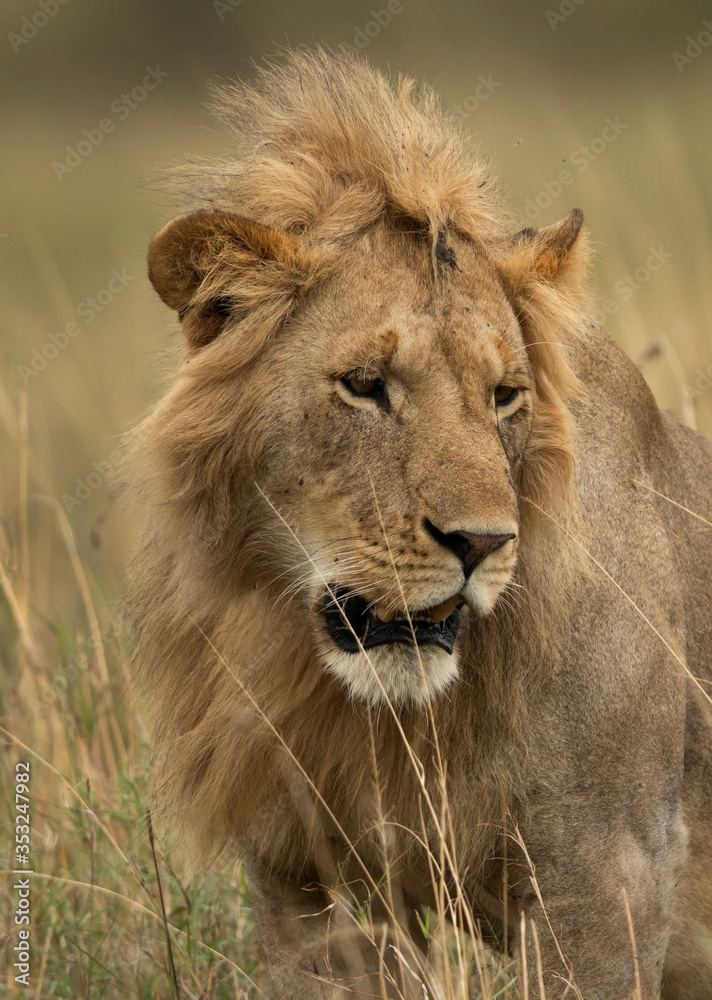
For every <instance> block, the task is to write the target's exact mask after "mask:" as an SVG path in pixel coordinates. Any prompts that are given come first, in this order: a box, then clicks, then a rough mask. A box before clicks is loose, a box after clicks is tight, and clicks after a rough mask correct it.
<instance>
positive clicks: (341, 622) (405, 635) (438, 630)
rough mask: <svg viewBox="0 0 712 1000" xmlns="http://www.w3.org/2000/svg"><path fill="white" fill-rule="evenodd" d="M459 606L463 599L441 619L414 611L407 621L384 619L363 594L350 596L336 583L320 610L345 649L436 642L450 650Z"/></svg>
mask: <svg viewBox="0 0 712 1000" xmlns="http://www.w3.org/2000/svg"><path fill="white" fill-rule="evenodd" d="M461 608H462V603H460V605H459V606H458V607H456V608H455V609H454V611H452V612H450V614H449V615H448V616H447V618H444V619H443V620H442V621H441V622H433V621H427V620H424V619H419V618H418V617H417V612H413V615H412V616H411V620H410V621H408V620H407V619H403V618H401V619H394V620H393V621H390V622H383V621H381V620H380V618H379V617H378V615H377V614H376V611H375V608H374V607H372V606H371V605H369V603H368V602H367V601H366V599H365V598H363V597H358V596H352V597H349V596H348V590H346V589H345V588H343V587H337V588H335V589H334V591H333V593H332V592H330V591H328V590H327V591H326V593H325V595H324V606H323V614H324V618H325V621H326V630H327V632H328V633H329V637H330V639H331V641H332V642H333V643H334V644H335V645H336V646H337V647H338V648H339V649H340V650H341V651H342V652H344V653H360V652H362V650H364V649H371V648H373V647H374V646H385V645H389V644H392V643H397V642H400V643H405V644H406V645H409V646H413V645H414V643H415V644H417V645H418V646H428V645H430V646H439V647H440V648H441V649H444V650H445V651H446V652H447V653H450V654H451V653H452V651H453V649H454V648H455V639H456V638H457V633H458V630H459V628H460V609H461Z"/></svg>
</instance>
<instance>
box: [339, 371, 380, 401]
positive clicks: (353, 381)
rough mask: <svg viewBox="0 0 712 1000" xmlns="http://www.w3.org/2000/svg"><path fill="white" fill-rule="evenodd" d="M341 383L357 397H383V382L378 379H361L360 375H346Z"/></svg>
mask: <svg viewBox="0 0 712 1000" xmlns="http://www.w3.org/2000/svg"><path fill="white" fill-rule="evenodd" d="M342 381H343V383H344V385H345V386H346V387H347V388H348V389H350V390H351V392H353V393H355V394H356V395H357V396H374V397H379V396H382V395H383V382H382V381H381V379H380V378H363V377H362V376H360V375H347V376H345V378H343V379H342Z"/></svg>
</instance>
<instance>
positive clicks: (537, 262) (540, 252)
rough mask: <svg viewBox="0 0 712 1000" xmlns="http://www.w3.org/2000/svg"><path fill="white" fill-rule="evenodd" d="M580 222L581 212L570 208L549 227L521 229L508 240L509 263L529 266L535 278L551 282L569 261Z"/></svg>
mask: <svg viewBox="0 0 712 1000" xmlns="http://www.w3.org/2000/svg"><path fill="white" fill-rule="evenodd" d="M582 225H583V212H582V211H581V209H580V208H572V209H571V211H570V212H569V213H568V214H567V215H565V216H564V217H563V219H559V221H558V222H554V223H552V225H550V226H544V227H543V228H542V229H522V231H521V232H519V233H517V234H516V236H514V237H513V239H512V243H513V247H512V248H511V250H512V251H513V252H512V256H513V258H514V261H513V263H515V264H517V263H518V264H519V266H520V267H521V266H522V265H524V266H528V267H529V268H533V269H534V271H535V272H536V274H537V276H538V277H540V278H544V279H546V280H548V281H553V280H554V279H555V278H556V276H557V275H558V274H559V272H560V271H562V270H565V269H566V268H567V267H568V266H569V265H570V264H571V263H572V256H573V251H574V247H575V246H576V243H577V241H578V239H579V235H580V233H581V226H582ZM522 258H524V259H522Z"/></svg>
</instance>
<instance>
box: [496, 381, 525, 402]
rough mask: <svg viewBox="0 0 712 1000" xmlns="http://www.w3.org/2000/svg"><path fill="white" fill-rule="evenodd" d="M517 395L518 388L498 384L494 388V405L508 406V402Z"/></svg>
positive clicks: (512, 400)
mask: <svg viewBox="0 0 712 1000" xmlns="http://www.w3.org/2000/svg"><path fill="white" fill-rule="evenodd" d="M518 395H519V389H515V387H514V386H513V385H498V386H497V388H496V389H495V390H494V405H495V406H508V405H509V403H513V402H514V400H515V399H516V398H517V396H518Z"/></svg>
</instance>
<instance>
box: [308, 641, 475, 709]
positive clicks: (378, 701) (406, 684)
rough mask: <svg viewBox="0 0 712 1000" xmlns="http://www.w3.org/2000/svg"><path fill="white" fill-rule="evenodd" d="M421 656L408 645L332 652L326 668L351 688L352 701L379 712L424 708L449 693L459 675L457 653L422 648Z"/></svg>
mask: <svg viewBox="0 0 712 1000" xmlns="http://www.w3.org/2000/svg"><path fill="white" fill-rule="evenodd" d="M419 652H420V656H418V652H417V651H416V650H415V649H414V648H413V647H412V646H407V645H405V643H392V644H388V645H383V646H374V647H373V648H372V649H368V650H366V651H365V653H364V652H360V653H344V652H342V651H341V650H338V649H335V648H332V649H330V650H329V651H328V652H327V653H326V655H325V661H326V667H327V670H329V672H330V673H332V674H334V675H335V676H336V677H338V678H339V680H341V681H342V682H343V683H344V684H345V685H346V687H347V688H348V691H349V694H350V695H351V697H352V698H354V699H355V700H358V701H366V702H369V703H370V704H371V705H373V706H374V708H379V707H381V706H383V705H385V704H386V700H387V699H388V700H390V701H391V702H392V704H394V705H407V704H416V705H424V704H426V703H427V702H428V701H430V700H431V699H433V698H435V697H436V696H437V695H439V694H440V693H441V692H442V691H444V690H445V688H447V687H448V686H449V685H450V684H452V682H453V681H454V680H455V679H456V678H457V676H458V674H459V666H458V654H457V650H456V651H455V652H454V653H453V654H452V655H451V654H450V653H447V652H446V651H445V650H444V649H441V648H440V647H439V646H421V647H420V650H419Z"/></svg>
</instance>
